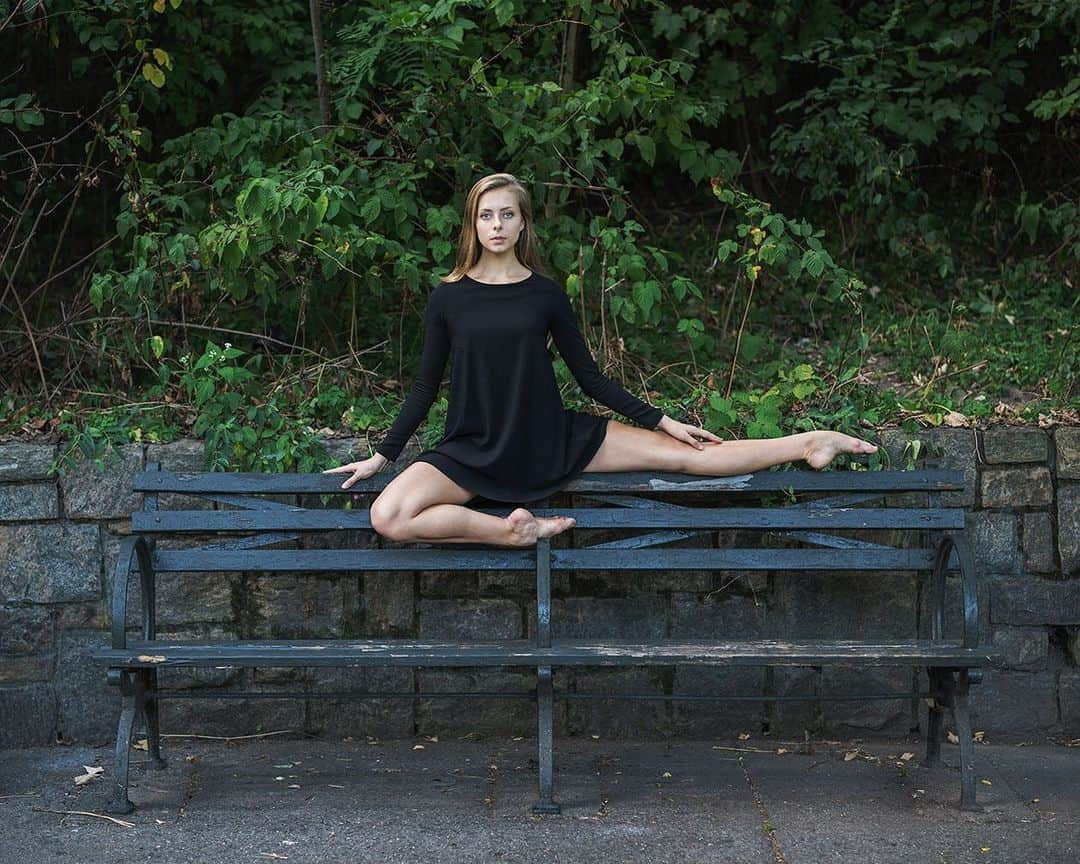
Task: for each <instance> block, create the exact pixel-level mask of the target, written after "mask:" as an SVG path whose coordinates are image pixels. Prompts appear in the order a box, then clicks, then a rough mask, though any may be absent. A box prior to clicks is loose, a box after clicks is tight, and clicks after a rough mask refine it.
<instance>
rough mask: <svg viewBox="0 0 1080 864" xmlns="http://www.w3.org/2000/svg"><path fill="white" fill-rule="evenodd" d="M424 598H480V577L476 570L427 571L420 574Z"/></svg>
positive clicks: (421, 591) (421, 592)
mask: <svg viewBox="0 0 1080 864" xmlns="http://www.w3.org/2000/svg"><path fill="white" fill-rule="evenodd" d="M420 594H421V596H423V597H432V598H443V599H446V598H450V597H478V596H479V594H480V581H479V575H478V573H477V571H475V570H427V571H423V572H421V573H420Z"/></svg>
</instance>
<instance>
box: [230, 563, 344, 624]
mask: <svg viewBox="0 0 1080 864" xmlns="http://www.w3.org/2000/svg"><path fill="white" fill-rule="evenodd" d="M248 587H249V590H250V603H251V609H252V618H251V619H250V620H249V621H248V624H249V627H248V629H249V630H250V633H251V636H252V637H253V638H255V639H333V638H337V637H339V636H341V628H342V622H343V621H344V620H345V611H346V609H349V610H352V609H355V608H356V604H357V593H358V592H357V588H356V581H355V579H351V578H349V577H344V578H340V579H339V578H329V579H323V578H318V577H315V576H313V575H308V574H305V575H301V576H293V575H274V576H256V577H252V578H251V579H250V580H249V583H248Z"/></svg>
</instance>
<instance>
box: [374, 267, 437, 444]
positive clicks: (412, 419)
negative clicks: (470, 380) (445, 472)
mask: <svg viewBox="0 0 1080 864" xmlns="http://www.w3.org/2000/svg"><path fill="white" fill-rule="evenodd" d="M444 291H445V288H444V284H443V283H439V284H438V285H436V286H435V288H434V289H433V290H432V292H431V294H430V295H429V296H428V302H427V311H426V312H425V315H424V348H423V351H422V352H421V354H420V370H419V372H418V373H417V376H416V380H415V381H414V382H413V386H412V389H411V390H410V391H409V395H408V396H407V397H406V399H405V404H403V405H402V406H401V411H399V412H398V416H397V419H396V420H395V421H394V425H393V426H391V427H390V431H389V432H387V433H386V437H385V438H383V440H382V442H381V443H380V444H379V446H378V447H376V448H375V452H376V453H381V454H382V455H383V456H385V457H386V458H387V459H389V460H390V461H391V462H393V461H394V460H395V459H397V457H398V454H400V453H401V451H402V449H403V448H404V447H405V442H407V441H408V440H409V436H410V435H412V434H413V432H415V431H416V428H417V427H418V426H419V425H420V424H421V423H422V422H423V421H424V418H426V417H427V415H428V411H430V410H431V405H432V403H433V402H434V401H435V397H436V395H438V392H439V385H440V384H442V379H443V373H444V372H445V371H446V358H447V357H448V356H449V353H450V333H449V330H448V328H447V326H446V317H445V315H444V314H443V302H444V300H445V297H444Z"/></svg>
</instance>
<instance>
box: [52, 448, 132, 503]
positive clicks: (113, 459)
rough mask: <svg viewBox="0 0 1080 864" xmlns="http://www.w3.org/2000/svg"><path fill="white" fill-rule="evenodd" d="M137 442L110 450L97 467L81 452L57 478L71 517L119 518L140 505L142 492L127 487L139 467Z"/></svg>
mask: <svg viewBox="0 0 1080 864" xmlns="http://www.w3.org/2000/svg"><path fill="white" fill-rule="evenodd" d="M142 466H143V448H142V445H141V444H125V445H123V446H121V447H118V448H117V450H116V452H114V453H112V454H110V456H109V457H108V458H107V461H106V463H105V470H104V471H99V470H98V469H97V468H96V467H95V466H94V464H93V463H92V462H91V461H89V460H87V459H86V458H85V457H84V456H82V455H81V454H80V455H79V456H77V457H76V464H75V467H74V468H71V469H69V470H68V472H67V473H66V474H65V475H64V476H63V478H62V479H61V481H60V488H61V489H62V491H63V495H64V510H65V512H66V513H67V515H68V516H69V517H72V518H75V519H123V518H125V517H128V516H130V515H131V513H132V511H134V510H141V509H142V495H141V494H137V493H135V492H132V491H131V487H132V484H133V483H134V481H135V474H136V472H138V471H141V470H142Z"/></svg>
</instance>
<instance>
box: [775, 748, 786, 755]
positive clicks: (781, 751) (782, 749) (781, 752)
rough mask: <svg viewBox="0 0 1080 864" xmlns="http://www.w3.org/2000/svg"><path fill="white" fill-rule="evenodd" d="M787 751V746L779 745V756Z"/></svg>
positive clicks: (777, 752)
mask: <svg viewBox="0 0 1080 864" xmlns="http://www.w3.org/2000/svg"><path fill="white" fill-rule="evenodd" d="M787 752H788V749H787V747H778V748H777V750H776V755H777V756H783V755H784V754H785V753H787Z"/></svg>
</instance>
